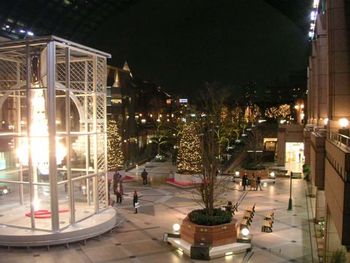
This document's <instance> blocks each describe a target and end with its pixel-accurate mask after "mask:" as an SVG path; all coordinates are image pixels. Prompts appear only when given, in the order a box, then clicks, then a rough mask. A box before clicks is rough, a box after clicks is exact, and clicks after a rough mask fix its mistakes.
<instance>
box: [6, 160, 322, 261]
mask: <svg viewBox="0 0 350 263" xmlns="http://www.w3.org/2000/svg"><path fill="white" fill-rule="evenodd" d="M140 168H141V167H139V170H140ZM148 170H149V176H150V185H147V186H143V185H142V182H141V180H139V177H138V176H136V177H135V178H137V180H136V181H134V182H129V183H125V185H124V188H125V196H124V200H123V203H122V204H121V205H118V206H116V209H117V211H118V215H119V217H118V218H119V220H120V221H119V222H121V223H120V225H119V227H118V228H116V229H114V230H113V231H111V232H108V233H106V234H104V235H102V236H100V237H98V238H93V239H89V240H87V241H86V243H84V242H78V243H72V244H69V246H62V245H61V246H52V247H50V248H47V247H41V248H6V247H1V248H0V255H1V257H0V262H4V263H5V262H6V263H23V262H25V263H32V262H33V263H34V262H35V263H54V262H55V263H56V262H57V263H58V262H60V263H61V262H64V263H66V262H67V263H69V262H74V263H112V262H133V263H137V262H150V263H151V262H159V263H160V262H174V263H176V262H202V261H199V260H191V259H190V258H189V257H188V256H186V255H182V254H181V252H179V251H177V250H175V249H173V248H172V247H171V246H170V245H168V244H167V243H165V242H163V240H162V239H163V234H164V233H165V232H171V229H172V224H173V223H181V221H182V219H183V218H184V217H185V216H186V214H187V213H188V212H190V211H191V210H192V209H194V208H198V204H197V203H196V202H194V200H193V193H192V190H191V189H180V188H176V187H174V186H171V185H167V184H165V183H163V179H165V177H167V176H168V174H166V173H165V171H162V172H159V171H157V169H153V173H152V168H148ZM163 170H164V169H163ZM129 174H130V175H132V174H134V175H135V174H136V172H135V171H130V172H129ZM239 188H240V187H239V185H237V184H234V183H232V185H230V190H229V191H228V192H227V193H226V195H225V198H226V199H227V200H231V201H233V202H234V203H235V202H236V201H237V200H239V199H240V198H241V197H242V195H243V193H244V192H243V191H241V190H240V189H239ZM134 190H137V191H138V193H139V197H140V204H141V207H140V208H139V213H138V214H134V209H133V207H132V193H133V191H134ZM246 192H247V195H246V196H245V197H244V199H243V200H242V202H241V204H240V206H239V211H238V212H237V213H236V215H235V217H236V219H237V220H238V222H239V221H240V220H241V219H242V214H243V212H244V209H245V208H248V207H249V206H252V205H253V204H254V203H255V204H256V214H255V216H254V218H253V222H252V225H251V227H250V231H251V234H252V235H253V240H252V245H253V249H252V251H251V252H248V253H246V254H240V255H233V256H226V257H225V258H219V259H215V260H212V261H211V262H252V263H258V262H259V263H260V262H261V263H265V262H270V263H271V262H276V263H277V262H317V260H313V256H312V254H313V253H312V252H313V251H314V250H315V246H314V245H313V244H314V240H313V239H311V237H312V236H313V224H312V223H311V221H312V216H311V215H310V214H309V213H308V211H311V208H310V206H311V203H312V202H310V198H309V197H307V185H306V182H305V181H304V180H302V179H296V180H293V210H292V211H288V210H287V207H288V198H289V180H288V179H287V178H277V180H276V183H275V184H268V185H264V186H263V191H254V190H248V191H246ZM273 209H274V210H275V222H274V225H273V232H272V233H263V232H261V225H262V222H263V217H264V215H265V214H266V213H267V212H268V211H271V210H273ZM310 233H311V234H310Z"/></svg>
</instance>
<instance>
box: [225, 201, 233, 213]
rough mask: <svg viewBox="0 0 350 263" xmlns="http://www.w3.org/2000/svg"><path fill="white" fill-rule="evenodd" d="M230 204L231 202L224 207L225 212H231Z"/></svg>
mask: <svg viewBox="0 0 350 263" xmlns="http://www.w3.org/2000/svg"><path fill="white" fill-rule="evenodd" d="M232 208H233V206H232V202H231V201H227V205H226V206H225V210H226V211H228V212H232Z"/></svg>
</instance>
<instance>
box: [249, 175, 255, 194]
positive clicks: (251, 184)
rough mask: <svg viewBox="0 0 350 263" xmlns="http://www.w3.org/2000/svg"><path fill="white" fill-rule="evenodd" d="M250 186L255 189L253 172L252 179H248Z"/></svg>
mask: <svg viewBox="0 0 350 263" xmlns="http://www.w3.org/2000/svg"><path fill="white" fill-rule="evenodd" d="M252 188H255V190H256V178H255V175H254V173H253V174H252V179H251V180H250V190H252Z"/></svg>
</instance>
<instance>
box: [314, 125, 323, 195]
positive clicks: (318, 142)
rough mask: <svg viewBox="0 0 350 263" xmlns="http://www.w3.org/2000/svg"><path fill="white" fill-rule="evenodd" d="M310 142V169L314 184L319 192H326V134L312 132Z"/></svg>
mask: <svg viewBox="0 0 350 263" xmlns="http://www.w3.org/2000/svg"><path fill="white" fill-rule="evenodd" d="M310 141H311V147H310V167H311V178H312V182H313V183H314V184H315V186H316V187H317V188H318V189H319V190H324V164H325V161H324V160H325V141H326V134H325V132H322V131H315V132H312V133H311V136H310Z"/></svg>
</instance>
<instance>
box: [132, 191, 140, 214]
mask: <svg viewBox="0 0 350 263" xmlns="http://www.w3.org/2000/svg"><path fill="white" fill-rule="evenodd" d="M132 203H133V205H134V208H135V214H137V209H138V208H139V207H140V204H139V197H138V195H137V192H136V190H135V191H134V197H133V199H132Z"/></svg>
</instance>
